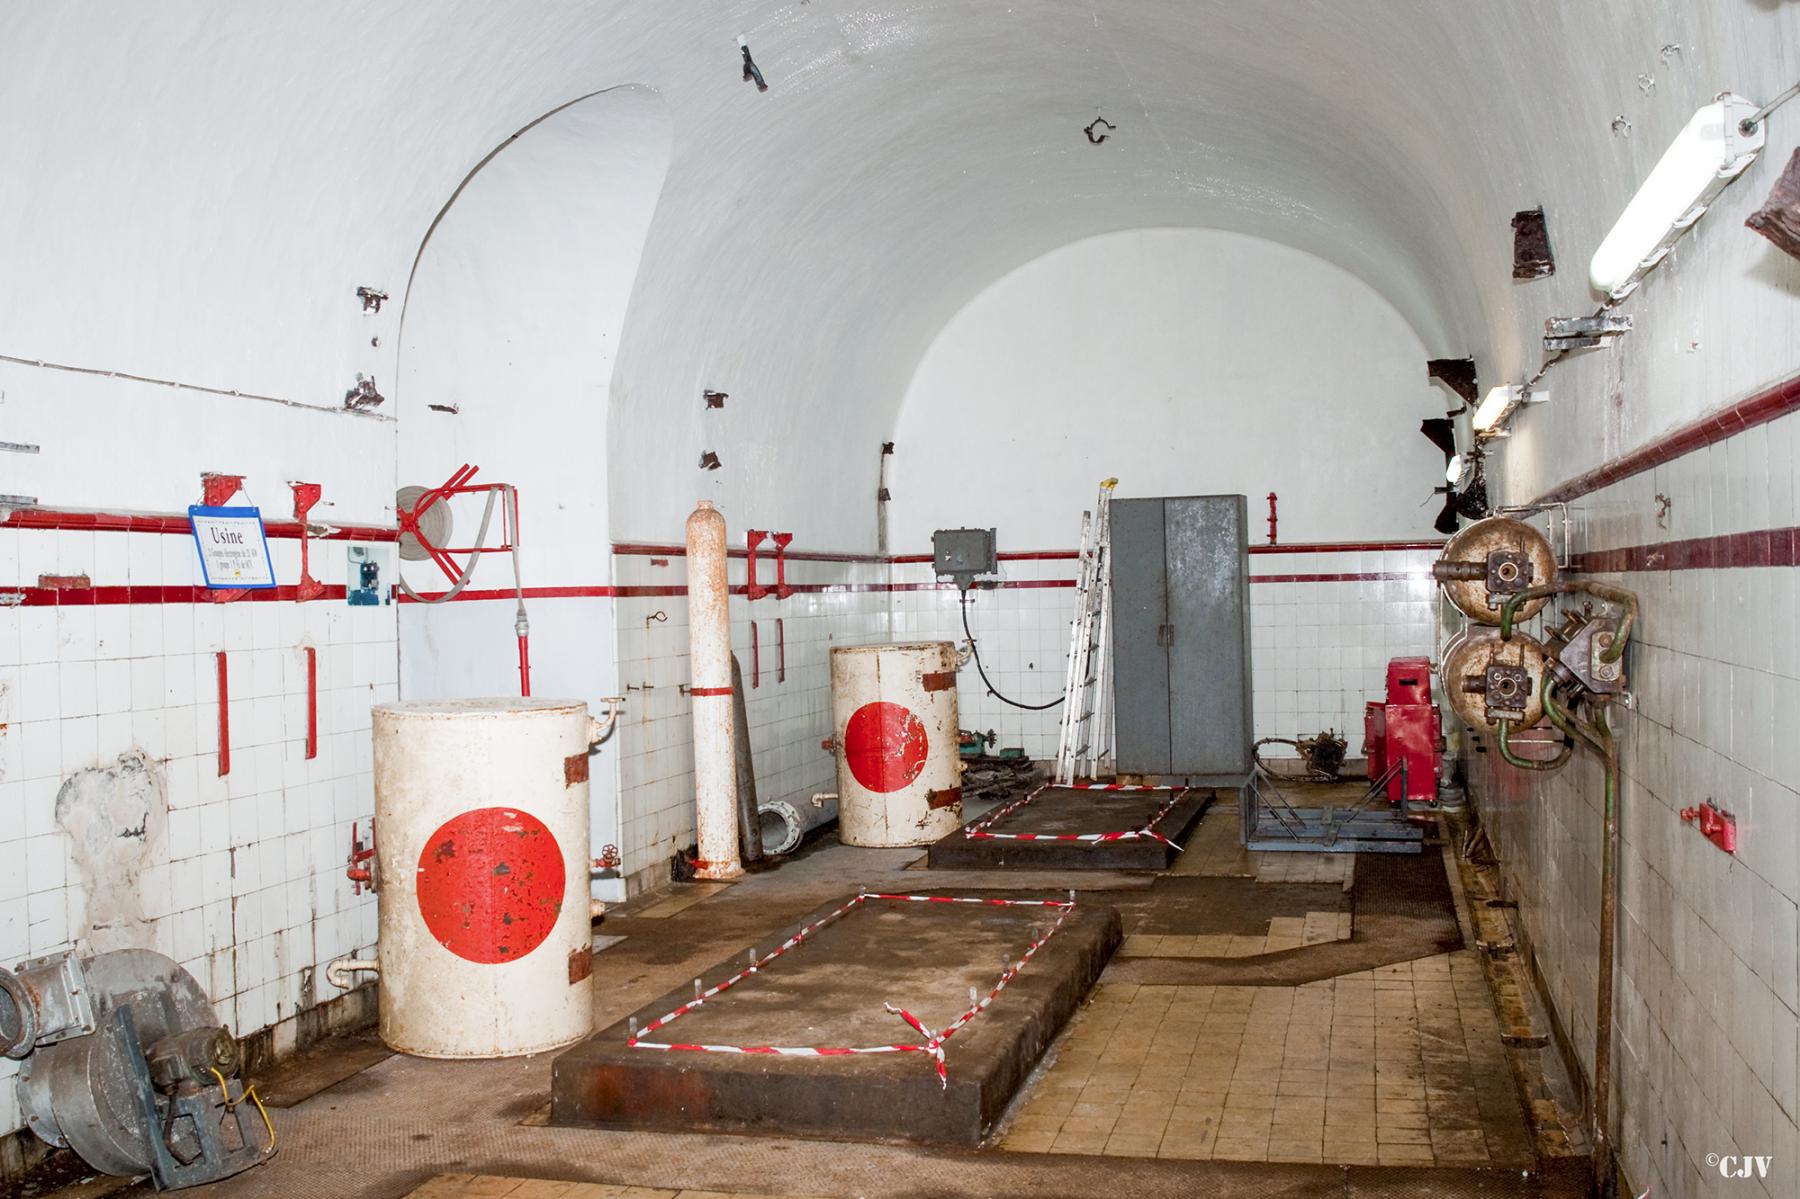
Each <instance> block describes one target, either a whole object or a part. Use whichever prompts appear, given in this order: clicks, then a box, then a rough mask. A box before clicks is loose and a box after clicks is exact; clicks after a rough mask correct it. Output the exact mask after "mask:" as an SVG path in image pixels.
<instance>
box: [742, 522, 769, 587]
mask: <svg viewBox="0 0 1800 1199" xmlns="http://www.w3.org/2000/svg"><path fill="white" fill-rule="evenodd" d="M768 535H769V533H768V530H766V529H745V530H744V544H745V545H746V546H747V547H748V553H747V554H746V557H747V559H748V564H747V569H748V571H749V573H748V574H747V575H745V577H744V598H745V599H747V600H750V601H751V602H755V601H756V600H759V599H761V598H762V597H763V596H765V595H767V594H769V589H768V588H767V587H763V586H761V585H759V584H758V583H757V581H756V547H757V546H759V545H761V544H762V543H763V538H765V537H767V536H768Z"/></svg>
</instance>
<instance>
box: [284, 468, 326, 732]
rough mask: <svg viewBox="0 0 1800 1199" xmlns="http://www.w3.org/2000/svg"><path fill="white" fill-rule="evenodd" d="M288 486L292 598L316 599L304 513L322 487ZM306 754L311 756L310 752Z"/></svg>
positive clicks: (319, 589)
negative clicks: (296, 547)
mask: <svg viewBox="0 0 1800 1199" xmlns="http://www.w3.org/2000/svg"><path fill="white" fill-rule="evenodd" d="M288 486H289V487H292V488H293V489H294V520H295V521H296V522H298V523H299V525H300V581H299V582H298V583H295V584H294V598H295V599H297V600H313V599H318V598H319V597H320V596H321V595H324V594H325V584H323V583H321V582H319V580H317V579H315V578H313V577H312V571H311V569H310V567H311V565H312V559H311V555H310V553H309V547H310V545H311V541H312V539H311V538H310V537H309V536H308V535H307V529H306V514H307V513H308V512H311V511H312V506H313V505H314V504H316V503H318V502H319V496H320V494H321V492H322V491H323V490H324V489H323V488H321V487H320V486H319V485H318V484H317V483H289V484H288ZM309 652H310V651H309ZM306 756H307V757H309V758H310V757H312V755H311V754H307V755H306Z"/></svg>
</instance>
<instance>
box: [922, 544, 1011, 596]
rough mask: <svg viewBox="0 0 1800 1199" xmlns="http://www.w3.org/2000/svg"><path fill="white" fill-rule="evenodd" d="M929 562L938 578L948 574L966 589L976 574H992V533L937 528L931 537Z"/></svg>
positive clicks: (994, 563) (993, 566) (959, 585)
mask: <svg viewBox="0 0 1800 1199" xmlns="http://www.w3.org/2000/svg"><path fill="white" fill-rule="evenodd" d="M931 563H932V565H933V566H934V567H935V568H936V569H937V573H938V575H939V577H943V576H945V575H948V576H949V577H950V578H951V579H953V580H954V581H955V583H956V585H957V586H958V587H961V588H963V589H964V590H967V589H968V587H969V585H970V584H971V583H973V582H974V581H975V576H976V575H991V574H993V573H994V571H995V566H996V560H995V557H994V530H992V529H939V530H938V531H937V532H935V533H933V534H932V535H931Z"/></svg>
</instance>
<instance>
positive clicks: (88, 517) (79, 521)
mask: <svg viewBox="0 0 1800 1199" xmlns="http://www.w3.org/2000/svg"><path fill="white" fill-rule="evenodd" d="M0 528H3V529H72V530H78V531H81V530H85V531H87V532H90V533H164V534H171V535H174V536H178V537H190V536H192V535H193V529H192V527H191V526H190V525H189V524H188V518H187V516H186V515H181V516H169V515H154V514H151V513H144V512H75V511H69V510H65V509H60V508H18V509H15V510H14V511H12V512H9V513H8V514H7V515H6V519H5V520H0ZM263 532H264V533H266V534H267V535H268V536H270V537H277V538H281V539H284V540H298V539H299V537H300V522H299V521H294V520H265V521H263ZM399 539H400V530H399V529H384V528H380V527H378V526H375V525H332V526H331V532H329V533H314V534H312V540H314V541H398V540H399Z"/></svg>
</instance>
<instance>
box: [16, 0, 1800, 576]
mask: <svg viewBox="0 0 1800 1199" xmlns="http://www.w3.org/2000/svg"><path fill="white" fill-rule="evenodd" d="M740 34H741V35H744V36H745V37H747V39H748V41H749V44H750V47H751V49H752V51H753V53H754V54H755V56H756V60H757V62H758V64H759V65H760V66H761V68H762V70H763V72H764V74H765V76H766V77H767V78H768V80H769V83H770V90H769V91H768V92H767V93H761V94H759V93H758V92H757V91H756V90H755V89H754V88H752V87H751V86H750V85H748V84H746V83H744V82H742V81H741V79H740V77H739V70H740V59H739V57H738V52H737V44H736V42H737V37H738V36H739V35H740ZM1796 44H1800V15H1797V12H1796V6H1795V5H1794V4H1791V3H1779V2H1773V0H1712V2H1709V3H1705V4H1693V3H1686V2H1681V0H1648V2H1645V0H1555V2H1552V0H1545V2H1544V3H1538V4H1531V5H1525V4H1449V3H1445V2H1444V0H1293V2H1291V3H1283V4H1279V5H1277V4H1246V3H1242V2H1240V0H1207V2H1198V0H1188V2H1182V3H1172V2H1171V3H1150V2H1146V0H1095V2H1092V3H1080V4H1077V3H1069V2H1065V0H1038V2H1035V3H1030V4H1026V3H1017V2H1016V3H1012V4H1007V3H1003V2H1001V0H956V2H951V0H889V2H888V3H884V4H879V5H872V4H855V3H848V2H842V0H813V2H811V3H806V2H804V0H801V2H788V3H764V2H756V0H736V2H732V3H716V4H715V3H705V4H702V3H697V2H694V0H680V2H675V3H663V4H654V5H652V4H642V3H626V2H625V0H545V2H542V3H537V4H534V5H531V6H529V7H515V6H496V5H492V4H487V3H481V2H479V0H446V2H444V3H437V4H432V5H407V6H387V7H382V6H374V7H372V6H369V5H365V4H357V3H351V2H350V0H317V2H313V3H308V4H305V5H278V4H272V3H225V2H223V0H215V2H191V3H185V4H180V5H140V6H126V7H121V6H117V5H111V4H101V3H92V2H90V3H68V4H59V5H13V6H10V7H9V8H8V9H7V10H6V11H5V12H4V14H0V113H3V114H5V115H4V116H0V155H3V159H0V160H3V161H5V163H6V164H7V170H8V173H9V176H10V178H11V179H12V180H14V181H26V182H28V184H29V185H28V186H8V187H6V188H4V189H0V261H3V262H4V263H5V264H6V282H7V286H6V287H5V288H4V289H3V290H0V353H9V354H21V355H25V356H29V357H34V358H46V359H52V360H57V361H64V362H71V363H75V364H79V365H86V366H99V367H106V368H111V369H118V370H128V371H135V372H138V373H142V374H147V375H154V376H159V377H167V378H177V379H182V380H186V381H191V382H195V383H202V384H208V385H213V386H222V387H231V388H240V389H244V390H249V391H258V392H265V393H271V394H276V395H282V396H288V397H291V398H294V399H298V400H301V401H304V402H307V403H316V404H319V405H321V406H326V407H332V406H336V405H337V404H338V403H339V402H340V400H341V397H342V395H343V392H344V391H345V390H346V389H347V388H348V387H349V386H350V384H351V383H352V382H353V381H354V377H355V375H356V374H357V373H358V372H362V373H366V374H371V375H373V376H374V377H375V378H376V380H377V382H378V383H380V384H386V383H388V381H390V380H391V379H392V378H393V375H394V370H395V367H394V357H393V355H394V347H395V343H396V339H395V338H394V337H393V336H392V334H393V331H394V323H393V322H394V320H395V319H396V316H397V311H398V305H397V304H396V305H394V306H390V308H389V309H386V310H384V312H383V314H382V316H381V317H380V318H376V319H375V320H373V321H369V320H365V318H363V317H362V316H361V315H360V313H359V311H358V305H357V304H356V301H355V299H354V296H353V293H354V290H355V288H356V287H357V286H358V285H359V284H367V285H372V286H378V287H384V288H386V289H387V290H389V291H390V292H393V293H394V294H395V295H396V299H397V298H398V295H399V292H400V290H401V289H402V288H403V286H404V281H405V279H406V277H407V274H408V272H409V270H410V268H411V265H412V261H413V258H414V256H415V254H416V253H417V250H418V247H419V244H420V240H421V238H422V237H423V235H424V231H425V229H426V228H427V227H428V226H429V224H430V223H431V220H432V218H433V216H434V215H435V214H436V213H437V212H438V211H439V209H440V208H441V207H442V206H443V204H444V203H445V201H446V199H447V198H448V197H449V196H450V195H451V193H452V192H453V191H454V189H455V188H456V186H457V184H458V183H459V182H460V181H461V180H462V179H463V178H464V177H465V176H466V175H467V174H468V172H469V171H470V170H471V168H472V167H473V166H474V165H475V164H476V163H477V162H479V161H480V160H481V159H482V157H483V156H484V155H486V154H488V153H489V152H490V151H491V150H493V149H494V147H496V146H497V145H499V144H500V143H501V142H503V141H504V140H505V139H507V138H508V137H509V136H511V135H512V134H513V133H515V132H516V131H518V130H520V129H521V128H522V127H524V126H525V125H527V124H528V123H529V122H531V121H533V120H534V119H536V118H537V117H539V116H541V115H542V114H544V113H546V112H548V111H550V110H551V109H553V108H556V107H557V106H559V105H561V104H564V103H567V102H568V101H570V100H571V99H573V98H575V97H577V96H581V95H585V94H588V93H591V92H593V91H595V90H597V89H602V88H607V87H613V86H618V85H625V84H633V83H635V84H641V85H644V86H647V87H649V88H652V89H654V90H656V91H657V92H659V93H660V94H661V95H662V96H663V97H664V98H665V100H666V102H667V104H668V107H669V113H670V120H671V125H672V129H673V156H672V160H671V164H670V170H669V176H668V183H667V187H666V188H665V190H664V193H663V196H662V200H661V203H660V205H659V208H658V211H657V215H656V218H655V221H654V223H653V226H652V229H651V233H650V237H649V241H648V243H647V245H646V248H645V254H644V260H643V268H642V271H641V274H640V276H639V280H638V285H637V289H636V293H635V295H634V297H633V300H632V306H631V312H630V315H629V318H628V321H627V324H626V328H625V330H624V334H623V340H622V344H621V346H620V349H619V355H618V366H617V371H618V373H617V375H616V377H615V383H614V396H613V399H614V403H613V411H612V425H611V455H612V458H613V463H614V469H613V470H612V472H611V481H610V486H611V488H612V491H613V505H612V521H613V532H614V533H615V534H616V535H618V536H623V537H669V536H672V535H673V534H674V533H675V531H676V530H677V529H678V528H679V519H680V517H681V515H682V514H683V513H685V512H686V511H687V510H688V508H689V507H690V506H691V504H692V502H693V500H694V499H695V498H698V497H699V496H701V495H709V494H710V495H712V496H714V497H715V498H717V499H719V500H720V501H721V502H723V503H724V504H725V506H726V508H727V511H728V512H729V513H730V517H731V519H732V521H733V522H734V524H735V525H737V526H740V527H741V526H742V525H744V524H746V523H748V524H756V525H762V526H768V527H779V528H793V529H795V530H797V531H798V532H799V534H800V536H801V539H802V540H803V541H804V542H805V543H807V544H812V545H824V546H832V547H836V548H859V547H867V546H868V545H870V544H872V541H873V506H872V504H870V505H867V506H860V505H855V504H845V503H842V502H830V503H827V502H824V501H825V500H826V499H827V498H828V497H831V498H834V499H835V497H840V496H845V495H855V494H869V493H872V491H873V486H874V471H875V461H876V455H875V448H876V446H877V445H878V444H879V442H880V441H881V440H882V439H883V438H885V437H887V436H890V435H891V431H892V428H893V425H894V421H895V416H896V412H897V409H898V405H899V403H900V401H901V397H902V395H903V393H904V390H905V385H906V381H907V379H908V378H909V377H910V376H911V374H912V372H913V369H914V366H915V364H916V362H917V360H918V358H919V356H920V354H921V353H922V352H923V351H924V349H925V347H926V346H927V345H928V344H929V343H930V341H931V339H932V337H933V336H934V335H935V333H936V332H937V330H938V329H939V328H940V327H942V325H943V324H944V323H945V322H946V321H947V320H948V319H949V318H950V316H951V315H952V314H953V313H955V312H956V311H957V310H958V309H959V308H960V307H961V306H962V305H963V304H964V303H965V302H966V301H967V300H968V299H969V298H970V297H972V296H973V295H975V294H976V293H977V292H978V291H980V290H981V289H982V288H983V287H984V286H986V285H987V284H988V283H990V282H991V281H993V280H994V279H995V278H997V277H999V276H1000V275H1003V274H1004V273H1006V272H1007V271H1008V270H1010V269H1012V268H1014V267H1016V266H1018V265H1019V264H1021V263H1023V262H1026V261H1029V260H1031V259H1033V258H1035V257H1037V256H1038V255H1040V254H1042V253H1044V252H1046V251H1048V250H1050V249H1053V248H1055V247H1056V246H1059V245H1063V244H1065V243H1068V242H1070V241H1074V240H1077V239H1080V238H1082V237H1086V236H1090V235H1094V234H1098V233H1104V232H1109V231H1114V230H1121V229H1129V228H1136V227H1144V226H1179V225H1196V226H1209V227H1214V228H1220V229H1226V230H1233V231H1238V232H1244V233H1250V234H1254V235H1256V236H1261V237H1267V238H1270V239H1273V240H1278V241H1282V242H1285V243H1287V244H1289V245H1292V246H1295V247H1297V248H1299V249H1302V250H1305V251H1307V252H1309V253H1314V254H1317V255H1319V256H1320V257H1323V258H1326V259H1327V260H1329V261H1332V262H1334V263H1336V264H1337V265H1339V266H1341V267H1343V268H1344V269H1346V270H1348V271H1350V272H1351V273H1353V274H1356V275H1358V276H1360V277H1361V278H1362V279H1364V280H1366V281H1367V282H1368V283H1369V284H1370V285H1371V286H1372V287H1374V288H1376V289H1377V290H1378V291H1379V292H1381V294H1383V295H1384V296H1385V297H1387V299H1388V300H1389V301H1390V302H1391V303H1392V304H1393V305H1394V307H1395V308H1396V309H1397V310H1398V311H1399V312H1401V313H1402V314H1403V315H1404V316H1405V317H1406V318H1407V319H1408V321H1409V322H1410V323H1411V324H1412V325H1413V327H1414V328H1415V330H1417V332H1418V335H1419V337H1420V339H1421V342H1422V343H1423V345H1424V346H1425V348H1426V350H1427V351H1428V352H1430V353H1434V354H1437V353H1463V352H1473V353H1475V354H1476V355H1477V357H1478V360H1479V361H1481V363H1482V365H1483V368H1484V373H1486V374H1488V375H1489V376H1490V377H1495V376H1501V375H1512V374H1517V373H1521V372H1523V371H1524V370H1526V369H1528V368H1529V367H1530V366H1532V365H1534V364H1535V355H1536V348H1535V338H1536V336H1537V331H1538V326H1539V324H1540V322H1541V321H1542V319H1543V318H1544V316H1546V315H1551V314H1557V313H1567V312H1573V311H1579V310H1581V309H1583V308H1585V307H1586V306H1587V305H1588V303H1589V302H1590V298H1589V297H1588V296H1587V294H1586V291H1585V287H1584V286H1583V284H1582V282H1581V278H1580V276H1581V274H1582V272H1581V271H1580V270H1579V269H1578V268H1579V265H1580V263H1581V262H1582V261H1583V260H1584V259H1585V255H1586V252H1588V251H1589V250H1591V247H1592V246H1593V245H1594V244H1596V243H1597V241H1598V239H1599V237H1600V236H1601V235H1602V234H1603V233H1604V232H1605V229H1606V227H1607V226H1608V225H1609V224H1610V222H1611V220H1612V217H1613V216H1614V215H1615V214H1616V213H1617V211H1618V210H1619V208H1620V207H1622V205H1623V203H1624V201H1625V200H1626V198H1627V197H1628V196H1629V195H1630V193H1631V191H1632V189H1633V188H1634V187H1635V185H1636V181H1637V179H1639V178H1640V177H1641V176H1642V174H1643V173H1644V171H1646V170H1647V169H1648V166H1649V164H1651V163H1653V162H1654V161H1655V158H1656V156H1657V154H1659V153H1660V151H1661V148H1662V145H1663V144H1664V143H1665V142H1666V141H1667V138H1668V136H1669V135H1671V134H1672V133H1673V131H1674V130H1675V129H1676V128H1679V126H1680V124H1681V123H1682V122H1683V121H1684V120H1685V119H1686V116H1687V115H1688V114H1689V113H1690V112H1691V111H1692V109H1693V107H1695V106H1696V105H1697V104H1698V103H1700V102H1702V101H1704V100H1705V99H1706V98H1708V97H1710V96H1711V95H1712V93H1714V92H1716V91H1718V90H1720V89H1721V88H1723V87H1726V86H1729V87H1732V88H1734V89H1736V90H1738V91H1740V92H1742V93H1743V94H1746V95H1751V96H1764V95H1769V94H1773V92H1775V91H1776V90H1779V88H1780V87H1782V86H1785V85H1786V84H1787V83H1789V82H1791V81H1792V79H1791V77H1792V75H1794V74H1795V73H1796V72H1795V62H1794V57H1795V55H1794V47H1795V46H1796ZM1667 45H1678V46H1680V47H1681V49H1680V51H1679V52H1678V53H1676V54H1674V55H1672V56H1664V55H1663V54H1662V53H1661V51H1662V48H1663V47H1664V46H1667ZM1643 74H1649V75H1650V76H1651V77H1652V78H1653V79H1655V80H1658V81H1660V82H1659V86H1657V87H1656V88H1654V89H1652V90H1650V91H1648V92H1646V91H1645V89H1643V88H1642V87H1641V86H1640V85H1639V83H1638V82H1637V81H1638V77H1639V76H1640V75H1643ZM1096 113H1101V114H1104V115H1106V116H1107V117H1108V119H1109V120H1112V121H1114V122H1115V124H1117V126H1118V129H1117V132H1116V133H1115V134H1114V135H1113V136H1112V137H1111V138H1110V139H1109V140H1108V141H1107V142H1106V143H1105V144H1104V145H1101V146H1092V145H1090V144H1089V143H1088V142H1087V140H1086V138H1085V137H1084V136H1083V135H1082V133H1081V128H1082V126H1084V125H1086V124H1087V123H1088V122H1089V121H1090V120H1092V119H1093V117H1094V116H1095V115H1096ZM1614 115H1624V116H1627V117H1628V118H1629V120H1630V122H1631V133H1630V135H1629V136H1620V135H1617V134H1615V133H1613V132H1612V130H1611V129H1610V127H1609V126H1610V123H1611V121H1612V117H1613V116H1614ZM1776 142H1777V144H1778V146H1781V147H1784V146H1786V145H1789V144H1791V140H1788V139H1784V138H1783V137H1780V136H1778V137H1777V139H1776ZM1776 152H1777V153H1778V152H1779V151H1778V150H1777V151H1776ZM1760 165H1762V164H1759V166H1760ZM1746 186H1749V187H1754V186H1756V184H1754V183H1749V184H1747V185H1746V184H1740V185H1739V187H1740V188H1742V187H1746ZM1537 203H1546V204H1547V205H1548V206H1549V208H1550V212H1551V235H1552V238H1553V241H1554V243H1555V244H1556V246H1557V249H1558V253H1559V255H1560V256H1561V258H1562V259H1563V261H1564V266H1565V270H1564V271H1563V273H1561V274H1559V275H1558V276H1557V277H1556V279H1555V280H1553V281H1550V282H1548V283H1546V284H1543V285H1532V286H1531V287H1530V288H1524V289H1522V288H1520V287H1519V286H1518V285H1515V284H1513V282H1512V281H1511V279H1510V277H1509V265H1510V230H1509V227H1508V223H1507V222H1508V218H1509V217H1510V215H1511V214H1512V212H1513V211H1515V210H1517V209H1519V208H1525V207H1531V206H1533V205H1535V204H1537ZM1704 232H1705V231H1704V230H1703V234H1704ZM1665 269H1667V268H1665ZM1654 282H1655V281H1653V283H1654ZM1656 302H1657V301H1655V300H1654V299H1650V300H1647V301H1646V303H1647V304H1649V305H1651V306H1654V305H1655V303H1656ZM372 334H373V335H376V336H380V337H381V341H382V344H381V346H379V347H376V346H371V345H370V344H369V343H370V338H371V335H372ZM705 387H716V388H719V389H721V390H725V391H728V392H730V393H731V394H732V403H731V405H730V406H729V407H728V408H727V410H726V411H725V413H723V414H718V413H714V414H712V417H708V416H706V415H705V414H703V412H702V409H701V406H700V400H699V395H700V391H701V389H702V388H705ZM714 418H717V419H714ZM707 448H711V449H716V450H718V452H719V453H720V455H721V457H723V458H724V459H725V469H724V470H722V471H719V472H716V473H714V474H709V475H702V474H700V472H699V471H698V470H697V469H695V467H694V466H693V463H694V462H695V461H696V460H697V458H698V456H699V453H700V451H701V450H702V449H707ZM689 471H692V472H693V473H692V475H688V474H687V472H689ZM687 480H691V482H690V481H687Z"/></svg>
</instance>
